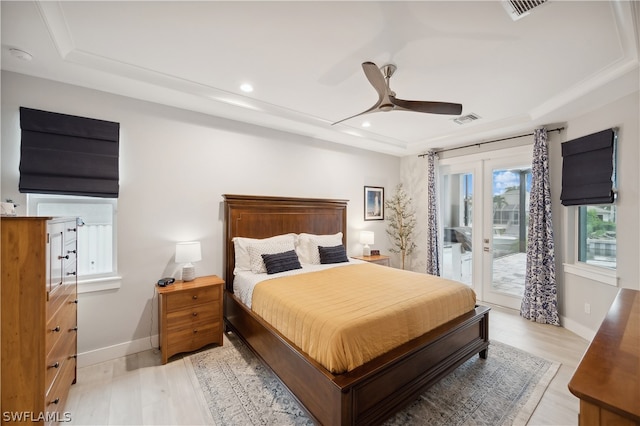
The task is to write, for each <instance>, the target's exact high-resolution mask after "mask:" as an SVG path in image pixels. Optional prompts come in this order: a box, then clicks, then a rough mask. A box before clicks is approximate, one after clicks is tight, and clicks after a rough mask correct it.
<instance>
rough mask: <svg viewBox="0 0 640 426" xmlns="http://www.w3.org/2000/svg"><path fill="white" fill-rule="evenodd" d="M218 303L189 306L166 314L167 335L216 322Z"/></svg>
mask: <svg viewBox="0 0 640 426" xmlns="http://www.w3.org/2000/svg"><path fill="white" fill-rule="evenodd" d="M219 310H220V302H219V301H215V302H212V303H205V304H198V305H193V306H189V307H188V308H185V309H182V310H180V311H174V312H169V313H167V331H168V332H169V333H171V332H173V331H174V330H178V329H181V328H185V327H195V326H198V325H206V324H209V323H212V322H214V321H217V320H218V311H219Z"/></svg>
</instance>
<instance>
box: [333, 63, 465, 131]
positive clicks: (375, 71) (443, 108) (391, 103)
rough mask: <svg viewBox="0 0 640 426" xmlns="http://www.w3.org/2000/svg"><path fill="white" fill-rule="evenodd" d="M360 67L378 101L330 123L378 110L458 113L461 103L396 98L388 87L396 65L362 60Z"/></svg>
mask: <svg viewBox="0 0 640 426" xmlns="http://www.w3.org/2000/svg"><path fill="white" fill-rule="evenodd" d="M362 69H363V70H364V74H365V75H366V76H367V79H368V80H369V83H371V85H372V86H373V88H374V89H376V92H378V101H377V102H376V103H375V104H374V105H373V106H372V107H371V108H369V109H368V110H366V111H364V112H361V113H359V114H356V115H352V116H351V117H347V118H344V119H342V120H340V121H336V122H335V123H333V124H332V126H333V125H334V124H338V123H342V122H343V121H346V120H349V119H351V118H354V117H358V116H359V115H364V114H369V113H372V112H378V111H414V112H426V113H429V114H450V115H460V114H461V113H462V105H461V104H454V103H449V102H429V101H408V100H404V99H399V98H396V93H395V92H394V91H393V90H391V88H390V87H389V80H390V79H391V76H392V75H393V73H394V72H395V71H396V66H395V65H393V64H387V65H384V66H382V67H380V68H378V66H377V65H376V64H374V63H373V62H363V63H362Z"/></svg>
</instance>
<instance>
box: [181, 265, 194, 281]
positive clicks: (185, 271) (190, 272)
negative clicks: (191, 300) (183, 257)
mask: <svg viewBox="0 0 640 426" xmlns="http://www.w3.org/2000/svg"><path fill="white" fill-rule="evenodd" d="M195 278H196V268H195V266H193V265H190V266H184V267H183V268H182V281H193V280H194V279H195Z"/></svg>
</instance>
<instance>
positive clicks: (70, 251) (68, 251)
mask: <svg viewBox="0 0 640 426" xmlns="http://www.w3.org/2000/svg"><path fill="white" fill-rule="evenodd" d="M67 253H68V254H76V251H75V250H67ZM68 258H69V256H67V259H68Z"/></svg>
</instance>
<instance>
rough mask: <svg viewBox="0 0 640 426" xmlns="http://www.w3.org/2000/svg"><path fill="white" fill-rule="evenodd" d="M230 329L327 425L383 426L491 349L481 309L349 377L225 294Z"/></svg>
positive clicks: (486, 318) (486, 311)
mask: <svg viewBox="0 0 640 426" xmlns="http://www.w3.org/2000/svg"><path fill="white" fill-rule="evenodd" d="M224 308H225V325H226V327H227V329H228V330H230V331H233V332H235V333H236V334H237V335H238V337H240V338H241V339H242V340H243V341H244V342H245V343H246V344H247V346H248V347H249V348H251V350H252V351H253V352H254V353H255V354H256V355H257V356H258V358H260V359H261V361H262V362H263V363H264V364H265V365H266V366H267V367H268V368H270V369H271V370H272V371H273V372H274V374H275V375H276V376H277V377H278V378H279V379H280V381H281V382H282V383H283V384H284V385H285V386H286V387H287V388H288V389H289V390H290V391H291V393H292V394H293V395H294V397H295V398H296V399H297V401H298V402H299V403H300V405H301V406H303V407H304V409H305V410H306V411H307V412H308V414H309V415H310V416H311V417H312V418H313V419H314V420H315V421H316V422H318V423H320V424H323V425H356V424H367V425H371V424H379V423H382V422H383V421H384V420H385V419H387V418H388V417H389V416H391V415H393V414H394V413H396V412H397V411H398V410H400V409H402V408H403V407H404V406H406V405H407V404H409V403H411V402H413V401H414V400H415V399H416V398H417V397H418V396H419V395H420V394H421V393H423V392H424V391H425V390H426V389H427V388H428V387H429V386H431V385H433V384H435V383H436V382H437V381H438V380H440V379H441V378H442V377H444V376H446V375H447V374H449V373H450V372H451V371H452V370H453V369H455V368H456V367H458V366H459V365H460V364H462V363H463V362H465V361H466V360H468V359H469V358H471V357H472V356H474V355H475V354H479V355H480V356H481V357H482V358H486V356H487V348H488V347H489V308H487V307H484V306H478V307H476V309H475V310H474V311H472V312H469V313H467V314H464V315H462V316H460V317H458V318H456V319H454V320H452V321H450V322H448V323H447V324H444V325H442V326H440V327H438V328H437V329H435V330H432V331H431V332H429V333H426V334H424V335H422V336H420V337H419V338H417V339H414V340H412V341H410V342H408V343H406V344H404V345H402V346H400V347H398V348H396V349H394V350H392V351H390V352H388V353H386V354H384V355H382V356H380V357H378V358H376V359H374V360H372V361H370V362H368V363H366V364H364V365H362V366H360V367H358V368H356V369H354V370H352V371H350V372H348V373H345V374H340V375H334V374H332V373H330V372H329V371H328V370H326V369H325V368H323V367H322V366H321V365H320V364H319V363H317V362H316V361H314V360H313V359H311V358H309V357H307V356H306V355H305V354H303V353H301V352H300V351H299V349H298V348H297V347H296V346H295V345H293V344H292V343H291V342H290V341H288V340H287V339H286V338H285V337H283V336H282V335H280V334H279V333H278V332H277V331H276V330H274V329H273V328H272V327H271V326H270V325H269V324H267V323H265V322H264V321H262V320H261V319H260V318H259V317H257V316H255V315H254V314H253V313H252V312H251V311H250V310H248V309H247V308H246V307H245V306H244V305H243V304H242V303H241V302H239V301H238V300H237V299H236V298H235V296H233V294H232V293H229V292H226V293H225V305H224Z"/></svg>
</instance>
